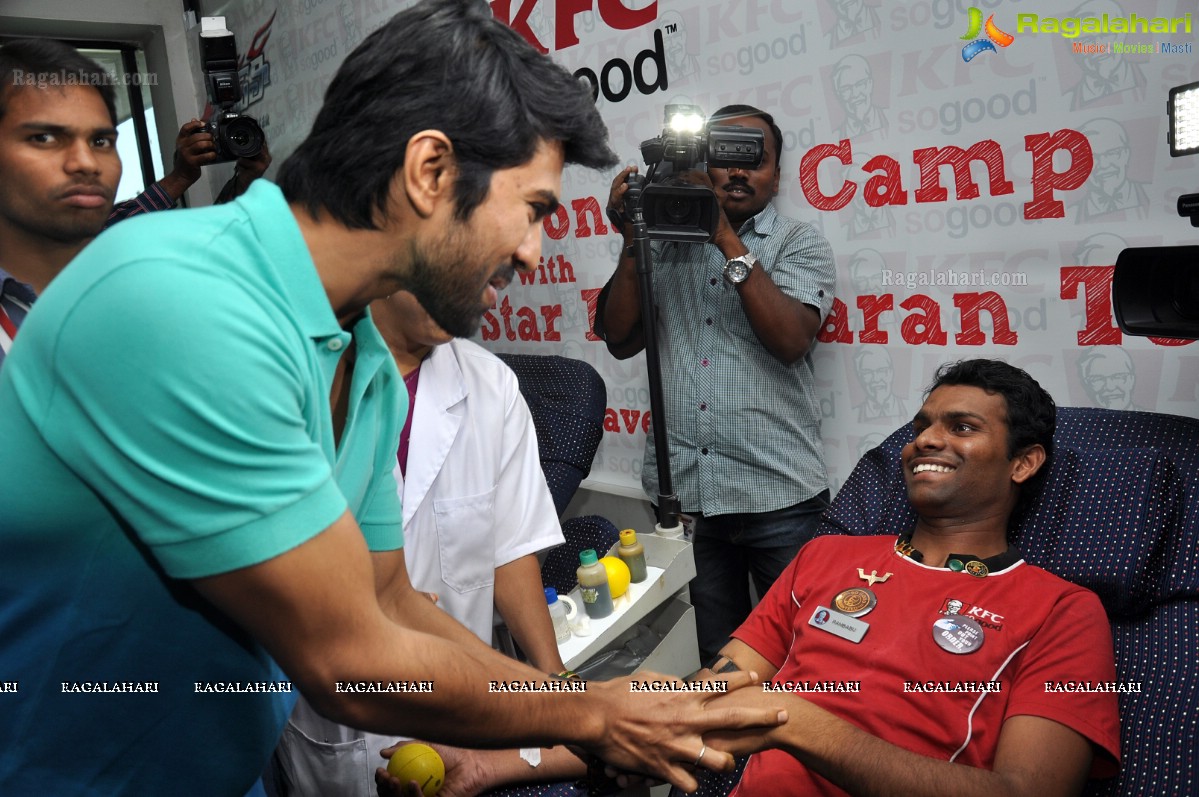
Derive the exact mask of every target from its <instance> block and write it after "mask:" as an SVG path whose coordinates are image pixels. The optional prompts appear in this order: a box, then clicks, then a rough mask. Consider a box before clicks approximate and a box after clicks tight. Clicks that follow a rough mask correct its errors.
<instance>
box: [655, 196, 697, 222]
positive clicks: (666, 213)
mask: <svg viewBox="0 0 1199 797" xmlns="http://www.w3.org/2000/svg"><path fill="white" fill-rule="evenodd" d="M695 213H696V207H695V203H694V202H692V201H691V200H688V199H682V198H679V197H670V198H669V199H667V200H666V201H665V202H663V203H662V219H663V221H665V222H667V223H668V224H694V223H695Z"/></svg>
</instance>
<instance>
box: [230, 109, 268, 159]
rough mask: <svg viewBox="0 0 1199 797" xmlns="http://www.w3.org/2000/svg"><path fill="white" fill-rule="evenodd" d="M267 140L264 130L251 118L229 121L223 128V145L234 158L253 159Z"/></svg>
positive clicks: (239, 117) (243, 117)
mask: <svg viewBox="0 0 1199 797" xmlns="http://www.w3.org/2000/svg"><path fill="white" fill-rule="evenodd" d="M265 140H266V137H265V136H264V135H263V132H262V128H261V127H259V126H258V122H256V121H255V120H254V119H253V117H250V116H236V117H233V118H231V119H227V120H225V123H224V124H223V125H222V127H221V144H222V145H223V149H224V150H225V151H226V152H228V153H229V155H230V156H232V157H233V158H253V157H254V156H256V155H257V154H258V153H259V152H261V151H262V144H263V142H264V141H265Z"/></svg>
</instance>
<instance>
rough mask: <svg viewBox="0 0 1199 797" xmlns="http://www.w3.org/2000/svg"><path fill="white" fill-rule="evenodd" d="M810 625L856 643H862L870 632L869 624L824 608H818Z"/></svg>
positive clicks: (809, 621)
mask: <svg viewBox="0 0 1199 797" xmlns="http://www.w3.org/2000/svg"><path fill="white" fill-rule="evenodd" d="M808 625H813V626H816V627H817V628H819V629H820V630H821V631H828V632H829V633H830V634H834V635H836V636H839V637H841V638H842V639H848V640H849V641H850V642H854V643H857V642H861V641H862V637H864V636H866V632H867V631H869V630H870V624H869V623H867V622H865V621H863V620H859V619H858V618H856V617H850V616H849V615H847V614H841V612H835V611H833V610H832V609H828V608H826V607H824V606H817V607H816V611H814V612H812V617H811V619H809V620H808Z"/></svg>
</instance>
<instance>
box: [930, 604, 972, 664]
mask: <svg viewBox="0 0 1199 797" xmlns="http://www.w3.org/2000/svg"><path fill="white" fill-rule="evenodd" d="M933 641H934V642H936V643H937V644H938V645H940V646H941V648H942V649H943V650H948V651H949V652H950V653H957V654H963V655H964V654H966V653H973V652H974V651H976V650H978V649H979V648H981V647H982V646H983V627H982V626H981V625H979V624H978V621H977V620H972V619H970V618H969V617H962V616H960V615H956V614H955V615H951V616H949V617H938V618H937V620H936V622H934V623H933Z"/></svg>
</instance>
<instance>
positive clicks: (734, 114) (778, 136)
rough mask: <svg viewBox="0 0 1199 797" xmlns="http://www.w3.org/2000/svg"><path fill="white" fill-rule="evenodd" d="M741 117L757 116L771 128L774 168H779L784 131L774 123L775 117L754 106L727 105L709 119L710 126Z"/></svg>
mask: <svg viewBox="0 0 1199 797" xmlns="http://www.w3.org/2000/svg"><path fill="white" fill-rule="evenodd" d="M741 116H756V117H758V118H759V119H761V120H762V121H763V122H765V123H766V126H767V127H769V128H770V132H771V133H773V134H774V168H776V169H777V168H779V162H780V161H782V159H783V131H782V130H781V129H779V126H778V125H776V124H775V123H774V117H773V116H772V115H770V114H768V113H766V112H765V111H763V110H762V109H761V108H755V107H754V106H752V105H726V106H724V107H723V108H720V109H718V110H717V111H716V113H714V114H712V115H711V116H709V117H708V124H709V125H713V124H723V123H724V122H725V121H727V120H729V119H736V118H738V117H741Z"/></svg>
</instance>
